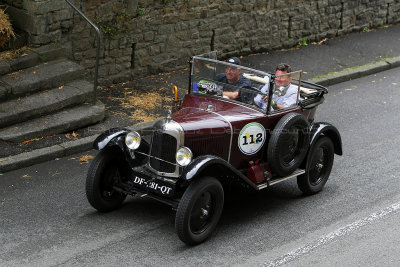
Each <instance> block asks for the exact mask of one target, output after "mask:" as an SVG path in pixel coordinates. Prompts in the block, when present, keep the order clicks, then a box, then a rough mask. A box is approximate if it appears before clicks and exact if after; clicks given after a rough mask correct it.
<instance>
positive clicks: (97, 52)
mask: <svg viewBox="0 0 400 267" xmlns="http://www.w3.org/2000/svg"><path fill="white" fill-rule="evenodd" d="M65 2H67V3H68V4H69V5H70V6H71V7H72V8H73V9H75V11H76V12H78V14H79V15H81V17H82V18H84V19H85V20H86V21H87V22H88V23H89V24H90V26H92V27H93V29H94V30H95V31H96V43H97V47H96V65H95V69H94V88H93V104H94V105H95V104H96V102H97V87H98V81H97V79H98V75H99V56H100V40H101V34H100V30H99V27H97V26H96V24H94V23H93V22H92V21H91V20H90V19H89V18H88V17H86V16H85V14H83V12H82V11H81V10H79V9H78V8H77V7H76V6H75V5H74V4H72V3H71V2H70V1H69V0H65Z"/></svg>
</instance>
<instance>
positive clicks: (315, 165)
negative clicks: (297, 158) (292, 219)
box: [297, 136, 334, 195]
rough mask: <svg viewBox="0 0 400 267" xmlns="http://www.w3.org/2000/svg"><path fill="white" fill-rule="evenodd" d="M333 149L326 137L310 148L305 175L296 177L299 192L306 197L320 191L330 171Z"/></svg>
mask: <svg viewBox="0 0 400 267" xmlns="http://www.w3.org/2000/svg"><path fill="white" fill-rule="evenodd" d="M333 159H334V147H333V143H332V140H331V139H329V138H328V137H325V136H322V137H320V138H319V139H318V140H317V142H316V143H315V145H313V146H312V148H311V150H310V152H309V155H308V158H307V164H306V173H305V174H303V175H301V176H299V177H297V184H298V186H299V188H300V190H301V191H302V192H303V193H304V194H307V195H312V194H315V193H318V192H319V191H321V190H322V188H323V187H324V185H325V184H326V182H327V181H328V178H329V175H330V173H331V170H332V165H333Z"/></svg>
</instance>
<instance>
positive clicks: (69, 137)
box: [65, 132, 79, 139]
mask: <svg viewBox="0 0 400 267" xmlns="http://www.w3.org/2000/svg"><path fill="white" fill-rule="evenodd" d="M65 137H66V138H68V139H78V138H79V134H78V133H76V132H72V133H67V134H65Z"/></svg>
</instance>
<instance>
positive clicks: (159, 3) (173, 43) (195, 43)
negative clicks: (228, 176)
mask: <svg viewBox="0 0 400 267" xmlns="http://www.w3.org/2000/svg"><path fill="white" fill-rule="evenodd" d="M71 1H73V0H71ZM73 2H74V3H75V4H76V5H77V6H78V7H79V8H81V9H82V10H83V11H84V13H85V14H86V15H87V16H88V17H89V18H90V19H92V20H93V21H94V22H95V23H97V24H98V25H99V26H100V27H101V29H102V32H103V43H102V45H101V60H100V64H101V66H100V70H99V74H100V76H101V77H102V80H103V81H104V82H113V81H114V82H115V81H121V80H124V79H128V78H130V77H131V76H132V75H135V76H137V75H146V74H150V73H156V72H159V71H169V70H173V69H177V68H182V67H186V66H187V61H188V59H189V57H190V56H191V55H194V54H200V53H204V52H208V51H210V50H217V51H218V52H219V55H220V56H229V55H232V54H247V53H252V52H259V51H267V50H272V49H277V48H281V47H290V46H294V45H296V44H298V42H299V41H301V40H302V38H307V40H308V41H319V40H321V39H323V38H325V37H333V36H337V35H342V34H345V33H349V32H352V31H360V30H362V29H363V28H364V27H368V28H374V27H378V26H380V25H386V24H393V23H398V22H399V21H400V0H349V1H345V0H303V1H300V0H264V1H261V0H247V1H239V0H120V1H108V0H74V1H73ZM0 3H5V4H9V5H10V6H11V7H10V8H9V9H8V12H9V13H10V16H11V18H12V19H13V20H14V24H15V25H17V26H18V27H20V28H23V29H24V30H25V31H27V32H29V33H30V39H29V42H30V45H32V46H38V45H42V44H47V43H51V42H59V43H62V44H63V45H66V46H67V47H68V48H69V51H70V56H71V57H72V58H73V59H74V60H76V61H77V62H79V63H80V64H81V65H83V66H84V67H86V68H87V69H88V70H89V71H91V72H93V68H94V62H95V60H94V59H95V54H96V53H95V41H94V38H95V35H94V31H93V30H92V29H91V28H90V26H89V25H88V24H87V23H86V22H85V21H83V20H82V19H81V18H80V17H79V15H78V14H77V13H76V12H73V11H72V9H71V8H70V7H69V6H68V5H67V4H66V3H65V1H64V0H17V1H15V0H0ZM22 16H23V17H22Z"/></svg>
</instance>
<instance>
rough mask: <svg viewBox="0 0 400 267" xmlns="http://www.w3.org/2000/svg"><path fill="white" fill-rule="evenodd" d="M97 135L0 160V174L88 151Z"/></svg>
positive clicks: (142, 124) (139, 125) (134, 126)
mask: <svg viewBox="0 0 400 267" xmlns="http://www.w3.org/2000/svg"><path fill="white" fill-rule="evenodd" d="M154 122H155V121H152V122H146V123H140V124H136V125H133V126H129V127H125V128H127V129H129V130H135V129H138V128H144V127H150V126H152V125H153V124H154ZM98 136H99V135H92V136H88V137H85V138H82V139H79V140H74V141H69V142H65V143H62V144H59V145H54V146H50V147H45V148H40V149H36V150H33V151H30V152H27V153H21V154H18V155H15V156H9V157H7V158H3V159H0V173H5V172H9V171H13V170H17V169H21V168H25V167H28V166H32V165H35V164H39V163H42V162H45V161H50V160H53V159H56V158H62V157H66V156H69V155H73V154H77V153H81V152H85V151H89V150H91V149H92V148H93V142H94V140H95V139H96V138H97V137H98Z"/></svg>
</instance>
